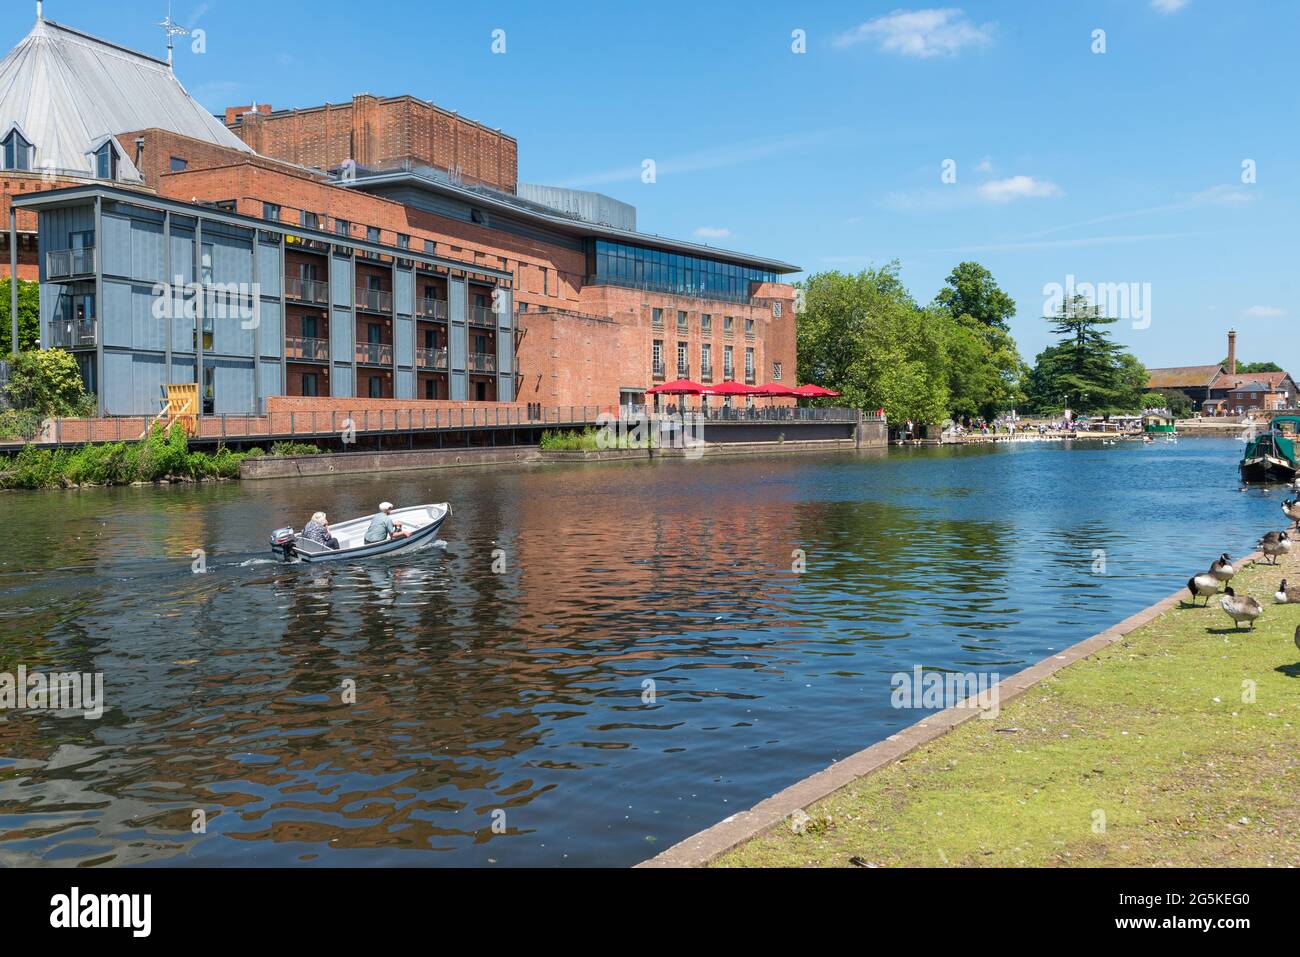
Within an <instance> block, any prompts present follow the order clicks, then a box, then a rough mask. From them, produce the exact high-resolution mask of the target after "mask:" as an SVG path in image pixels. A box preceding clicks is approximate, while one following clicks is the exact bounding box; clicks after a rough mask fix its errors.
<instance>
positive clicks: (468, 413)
mask: <svg viewBox="0 0 1300 957" xmlns="http://www.w3.org/2000/svg"><path fill="white" fill-rule="evenodd" d="M429 404H431V403H420V402H412V404H411V405H409V406H406V407H398V408H391V409H382V410H381V409H369V408H368V409H355V410H351V409H331V410H329V411H325V410H305V411H301V412H272V413H269V414H267V415H228V414H221V415H203V416H200V417H199V419H198V435H197V436H195V438H197V439H207V440H209V441H216V440H220V441H230V440H240V439H249V440H255V441H263V440H267V439H275V438H281V437H308V436H310V437H318V438H328V439H337V438H338V436H339V435H340V434H341V432H342V430H343V429H344V427H345V426H350V427H353V428H355V429H356V430H357V431H358V432H419V431H425V432H427V431H440V430H449V431H455V430H463V429H471V428H501V427H512V426H518V427H535V426H541V427H545V426H550V425H566V426H584V425H593V424H596V423H597V420H598V416H600V414H601V413H607V414H612V415H617V416H621V417H625V418H631V417H633V416H635V415H636V414H638V413H639V412H640V410H639V409H628V408H627V407H620V406H615V405H605V406H601V405H595V406H576V405H575V406H560V407H546V408H542V407H538V406H532V407H530V408H520V407H519V406H514V405H509V404H501V405H495V406H493V407H489V408H483V407H481V406H479V407H472V408H465V407H461V408H450V409H448V408H429V407H428V406H429ZM688 414H690V415H695V414H696V413H694V412H690V413H688ZM859 414H860V413H859V412H858V410H857V409H848V408H833V407H792V406H773V407H769V408H753V409H743V408H742V409H728V408H722V407H714V406H709V407H708V409H707V410H706V411H705V413H704V415H703V418H704V420H705V421H728V422H842V423H849V422H855V421H857V418H858V416H859ZM863 419H864V421H879V417H877V416H874V415H863ZM153 420H154V417H153V416H109V417H104V418H93V419H77V418H68V419H63V418H56V419H53V420H51V423H50V428H49V429H48V430H47V432H46V436H48V438H45V439H42V440H41V441H39V442H38V443H37V444H42V445H81V444H84V443H86V442H121V441H136V440H138V439H139V438H140V436H141V435H143V434H145V433H147V432H148V430H149V428H150V427H151V425H152V422H153ZM4 438H9V437H7V436H0V439H4ZM11 444H16V443H11Z"/></svg>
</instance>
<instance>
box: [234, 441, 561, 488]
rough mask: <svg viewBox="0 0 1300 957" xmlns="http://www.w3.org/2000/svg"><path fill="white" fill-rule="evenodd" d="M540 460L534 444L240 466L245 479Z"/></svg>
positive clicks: (257, 460)
mask: <svg viewBox="0 0 1300 957" xmlns="http://www.w3.org/2000/svg"><path fill="white" fill-rule="evenodd" d="M539 461H541V450H540V449H538V448H537V446H535V445H527V446H525V445H516V446H500V447H497V448H462V449H417V450H415V451H392V452H337V453H329V454H325V455H285V456H270V455H267V456H258V457H254V458H248V459H245V460H244V461H243V463H242V464H241V465H240V467H239V477H240V478H241V479H244V480H255V479H276V478H300V477H302V476H310V475H352V474H357V473H363V472H409V471H415V470H420V469H446V468H467V467H473V466H484V465H516V464H525V463H528V462H539Z"/></svg>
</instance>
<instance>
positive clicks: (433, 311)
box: [416, 299, 447, 320]
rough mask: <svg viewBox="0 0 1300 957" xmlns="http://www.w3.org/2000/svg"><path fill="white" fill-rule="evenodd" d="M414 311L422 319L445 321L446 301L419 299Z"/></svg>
mask: <svg viewBox="0 0 1300 957" xmlns="http://www.w3.org/2000/svg"><path fill="white" fill-rule="evenodd" d="M416 311H417V313H418V314H419V316H420V317H421V318H422V319H442V320H446V318H447V300H446V299H421V300H420V301H419V302H418V303H417V304H416Z"/></svg>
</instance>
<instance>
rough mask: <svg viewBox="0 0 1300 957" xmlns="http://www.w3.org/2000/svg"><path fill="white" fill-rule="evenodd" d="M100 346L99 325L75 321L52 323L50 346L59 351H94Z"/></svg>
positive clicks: (87, 321)
mask: <svg viewBox="0 0 1300 957" xmlns="http://www.w3.org/2000/svg"><path fill="white" fill-rule="evenodd" d="M98 344H99V323H98V322H96V321H95V320H94V319H75V320H70V321H68V322H52V323H50V345H51V346H53V347H56V348H59V349H93V348H95V346H96V345H98Z"/></svg>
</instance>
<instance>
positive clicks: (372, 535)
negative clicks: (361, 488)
mask: <svg viewBox="0 0 1300 957" xmlns="http://www.w3.org/2000/svg"><path fill="white" fill-rule="evenodd" d="M392 510H393V503H392V502H380V503H379V514H378V515H376V516H375V517H374V518H372V519H371V520H370V527H369V528H367V529H366V544H367V545H374V544H376V543H378V542H386V541H388V540H389V539H390V538H406V537H407V536H409V535H410V534H411V533H410V532H404V531H402V523H401V522H395V521H393V517H392V516H391V515H390V514H389V513H390V512H392Z"/></svg>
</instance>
